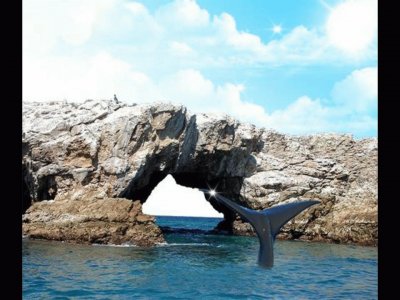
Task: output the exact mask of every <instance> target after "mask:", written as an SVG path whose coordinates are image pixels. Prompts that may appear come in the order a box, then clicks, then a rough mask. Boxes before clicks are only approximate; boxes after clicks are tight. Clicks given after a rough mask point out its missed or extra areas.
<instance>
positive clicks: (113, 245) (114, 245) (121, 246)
mask: <svg viewBox="0 0 400 300" xmlns="http://www.w3.org/2000/svg"><path fill="white" fill-rule="evenodd" d="M92 246H98V247H101V246H103V247H117V248H127V247H137V246H136V245H132V244H121V245H116V244H97V243H93V244H92Z"/></svg>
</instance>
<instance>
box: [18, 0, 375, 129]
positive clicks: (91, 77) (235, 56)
mask: <svg viewBox="0 0 400 300" xmlns="http://www.w3.org/2000/svg"><path fill="white" fill-rule="evenodd" d="M375 4H376V1H374V0H365V1H361V2H360V0H346V1H343V2H341V3H340V4H339V5H337V6H336V7H334V8H333V9H332V10H331V12H330V14H329V16H328V19H327V23H326V24H325V25H326V26H325V29H324V30H322V31H321V30H319V29H316V28H307V27H305V26H302V25H299V26H297V27H295V28H293V29H292V30H289V31H288V33H287V34H285V35H282V36H280V37H279V38H278V37H275V39H273V40H271V41H269V42H264V41H262V39H261V38H260V37H259V36H257V35H254V34H252V33H248V32H244V31H241V30H239V29H238V28H237V24H236V21H235V19H234V17H233V16H231V15H229V14H227V13H221V14H220V15H214V16H211V15H210V14H209V13H208V12H207V10H205V9H203V8H201V7H200V6H199V5H198V3H197V2H196V1H194V0H175V1H172V2H171V3H168V4H166V5H164V6H162V7H160V8H158V9H157V10H156V11H155V12H150V11H149V10H148V9H147V8H146V6H145V5H144V4H143V3H140V2H133V1H129V2H128V1H123V0H83V1H75V0H70V1H63V2H56V1H50V0H35V1H32V0H24V6H23V7H24V10H23V14H24V32H23V34H24V36H23V38H24V53H23V55H24V61H23V99H24V100H35V101H38V100H43V101H47V100H56V99H59V100H62V99H68V100H74V101H79V100H80V101H82V100H85V99H88V98H92V99H99V98H111V97H112V95H113V94H117V95H118V97H119V99H121V100H124V101H127V102H151V101H154V100H157V101H171V102H175V103H181V104H184V105H186V106H188V108H189V109H191V110H192V111H194V112H211V111H213V112H224V113H227V114H231V115H233V116H235V117H237V118H238V119H240V120H242V121H246V122H251V123H255V124H256V125H259V126H265V127H267V128H275V129H277V130H281V131H284V132H288V133H295V134H301V133H310V132H321V131H341V132H351V131H352V130H353V129H354V130H356V131H357V132H368V131H371V130H375V129H376V117H375V114H374V113H371V112H376V101H377V100H376V98H377V95H376V90H377V83H376V82H377V81H376V70H377V69H376V67H370V68H363V69H359V70H355V71H354V72H352V73H351V74H349V75H348V76H347V77H346V78H344V79H342V80H341V81H339V82H337V83H336V84H335V85H334V86H333V88H332V92H331V97H330V98H331V99H312V98H310V97H308V96H306V95H305V96H303V97H299V98H298V99H294V101H293V102H292V103H291V104H290V105H288V106H287V107H284V108H281V109H279V110H275V111H268V108H264V107H263V106H261V105H258V104H255V103H251V102H249V101H245V100H243V92H244V91H245V89H246V87H245V85H243V84H235V83H232V82H226V81H225V82H224V81H222V82H219V83H215V82H213V81H212V80H210V79H209V78H207V77H206V76H204V74H205V73H206V72H204V70H207V69H208V70H210V68H211V70H212V68H214V70H215V67H220V66H223V67H224V68H230V67H231V66H233V65H235V64H239V65H240V64H244V65H247V66H248V65H254V64H257V63H261V64H262V63H264V64H268V65H285V64H289V65H292V66H293V65H309V64H316V63H317V64H326V63H328V64H329V63H332V62H337V61H338V60H340V61H341V62H342V63H350V64H351V63H352V59H354V57H355V54H354V51H353V50H354V49H356V50H357V51H356V52H357V57H356V60H355V62H356V63H357V64H359V62H360V59H366V57H370V58H371V57H374V55H373V54H374V51H371V49H372V50H373V49H375V48H376V41H375V39H376V33H375V27H374V26H375V25H374V24H372V25H371V24H369V23H368V22H367V21H366V19H365V18H364V17H363V16H362V17H360V16H359V15H360V14H359V13H358V9H360V10H361V11H363V12H365V14H366V16H367V17H371V18H372V17H373V12H374V11H375V10H376V7H375V6H374V5H375ZM374 7H375V8H374ZM349 19H352V20H353V22H354V24H353V26H354V28H353V29H349V32H351V34H352V35H358V34H359V33H360V30H361V29H360V26H362V27H364V28H365V30H366V31H367V35H366V37H365V38H360V39H359V40H354V41H352V42H354V43H355V44H354V46H351V47H350V46H349V48H346V47H344V46H343V45H344V44H346V43H347V42H346V43H345V42H343V41H341V40H338V38H337V35H338V33H340V32H341V31H343V33H344V34H346V32H347V31H346V28H347V26H350V25H349V24H348V20H349ZM371 20H372V21H371V22H372V23H374V22H375V21H374V20H375V19H374V18H372V19H371ZM367 23H368V24H369V25H367ZM335 24H336V25H335ZM343 24H344V25H343ZM346 24H347V25H346ZM335 26H338V27H337V28H336V27H335ZM345 31H346V32H345ZM349 34H350V33H349ZM349 39H350V40H352V39H351V37H349V36H347V37H346V41H347V40H349ZM105 41H106V42H105ZM342 42H343V43H342ZM60 49H61V50H60ZM371 55H372V56H371ZM343 59H344V60H343ZM367 61H368V60H367ZM353 62H354V61H353Z"/></svg>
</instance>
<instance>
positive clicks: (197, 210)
mask: <svg viewBox="0 0 400 300" xmlns="http://www.w3.org/2000/svg"><path fill="white" fill-rule="evenodd" d="M143 212H144V213H145V214H149V215H157V216H193V217H220V218H222V217H223V215H222V214H221V213H218V212H217V211H216V210H215V209H214V208H213V207H212V206H211V204H210V203H209V202H208V201H207V200H206V199H205V197H204V193H202V192H200V191H199V190H197V189H192V188H188V187H183V186H180V185H178V184H176V181H175V179H174V178H173V177H172V176H171V175H168V176H167V177H165V179H164V180H163V181H161V182H160V183H159V184H158V185H157V186H156V187H155V188H154V189H153V191H152V192H151V194H150V196H149V198H148V199H147V201H146V202H145V203H144V204H143Z"/></svg>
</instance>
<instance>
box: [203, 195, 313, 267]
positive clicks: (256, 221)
mask: <svg viewBox="0 0 400 300" xmlns="http://www.w3.org/2000/svg"><path fill="white" fill-rule="evenodd" d="M201 191H202V192H204V193H207V194H210V195H211V196H212V197H214V198H215V199H216V200H217V201H218V202H221V203H223V204H224V205H225V206H227V207H228V208H230V209H231V210H233V211H235V212H237V213H238V214H239V215H240V216H241V217H242V218H243V219H245V220H246V221H248V222H249V223H250V224H251V225H252V226H253V227H254V229H255V231H256V233H257V236H258V239H259V241H260V249H259V252H258V264H259V265H260V266H262V267H266V268H271V267H272V266H273V264H274V251H273V250H274V249H273V243H274V241H275V237H276V235H277V234H278V233H279V230H280V229H281V227H282V226H283V225H285V224H286V223H287V222H288V221H290V220H291V219H292V218H294V217H295V216H296V215H298V214H299V213H301V212H302V211H303V210H305V209H306V208H308V207H310V206H311V205H314V204H317V203H319V201H315V200H307V201H300V202H292V203H288V204H282V205H277V206H274V207H271V208H267V209H264V210H261V211H257V210H253V209H250V208H246V207H243V206H241V205H239V204H237V203H235V202H233V201H232V200H229V199H228V198H226V197H224V196H221V195H220V194H218V193H216V192H212V191H209V190H205V189H201Z"/></svg>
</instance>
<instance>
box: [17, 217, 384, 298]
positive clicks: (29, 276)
mask: <svg viewBox="0 0 400 300" xmlns="http://www.w3.org/2000/svg"><path fill="white" fill-rule="evenodd" d="M218 221H219V219H214V218H176V217H175V218H173V217H157V222H158V223H159V224H160V225H162V226H169V227H171V228H186V229H188V228H197V229H203V230H211V229H212V228H213V227H214V226H215V225H216V224H217V223H218ZM166 239H167V244H166V245H161V246H158V247H155V248H151V249H143V248H139V247H112V246H96V245H94V246H90V245H73V244H67V243H60V242H49V241H38V240H36V241H34V240H27V239H24V240H23V243H22V262H23V298H24V299H349V298H353V299H376V298H377V249H376V248H372V247H358V246H348V245H335V244H321V243H307V242H297V241H277V242H276V243H275V266H274V267H273V268H272V269H270V270H266V269H262V268H259V267H258V266H257V264H256V260H257V251H258V240H257V238H255V237H236V236H227V235H212V234H205V233H192V232H185V233H169V234H166Z"/></svg>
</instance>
